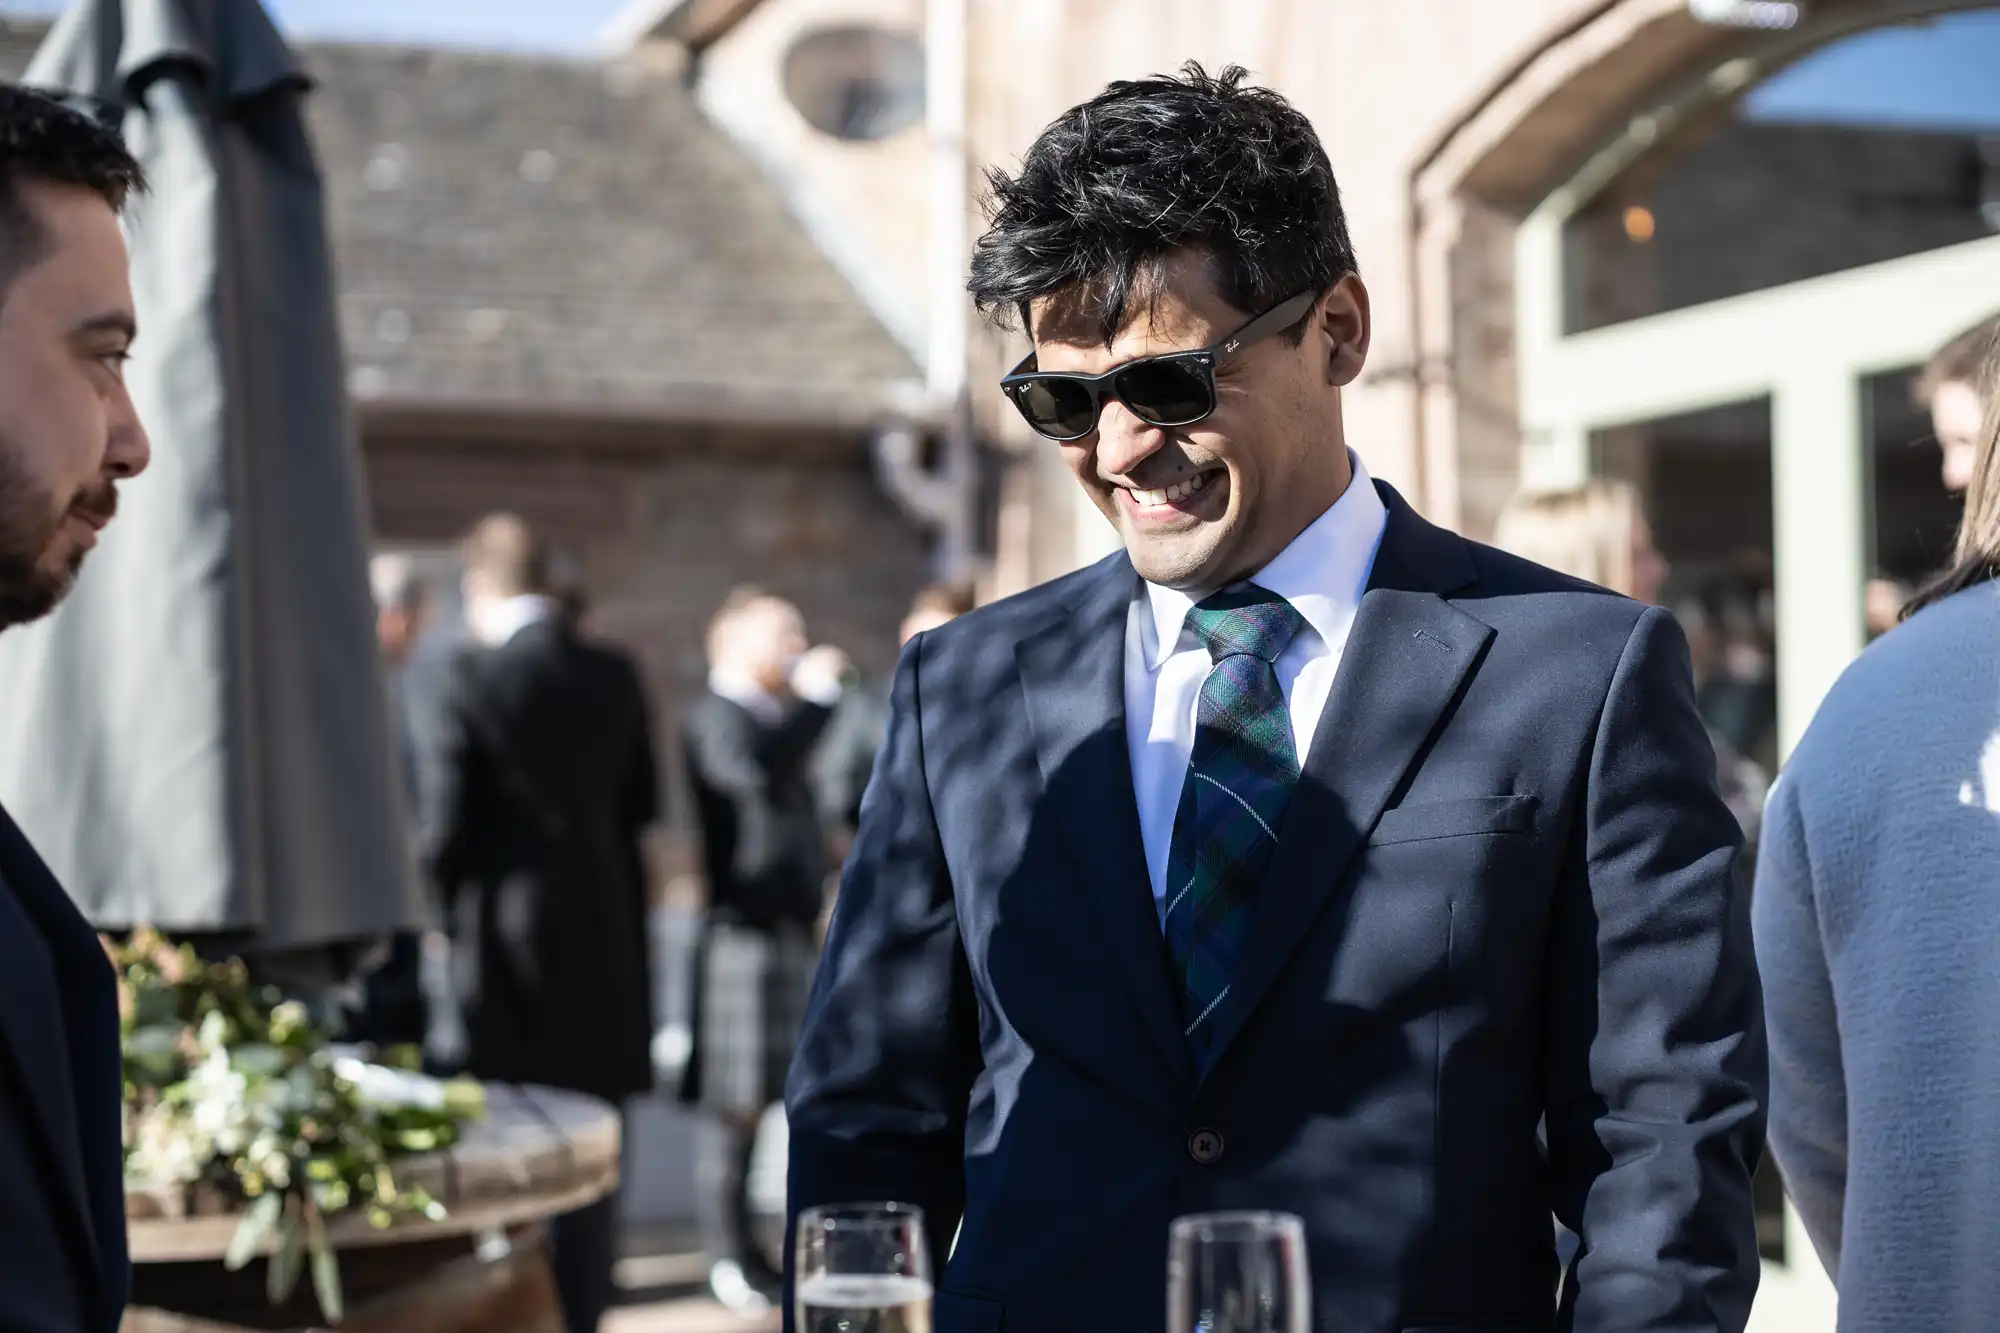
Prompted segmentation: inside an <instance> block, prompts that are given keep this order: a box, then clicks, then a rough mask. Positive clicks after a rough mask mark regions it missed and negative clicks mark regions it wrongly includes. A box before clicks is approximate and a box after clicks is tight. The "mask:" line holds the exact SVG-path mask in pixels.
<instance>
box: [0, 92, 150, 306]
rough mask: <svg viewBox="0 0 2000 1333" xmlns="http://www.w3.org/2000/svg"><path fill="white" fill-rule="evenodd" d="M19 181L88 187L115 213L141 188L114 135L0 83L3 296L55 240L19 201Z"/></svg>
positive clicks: (135, 167)
mask: <svg viewBox="0 0 2000 1333" xmlns="http://www.w3.org/2000/svg"><path fill="white" fill-rule="evenodd" d="M24 180H38V181H44V182H47V183H49V184H52V185H74V186H77V187H79V188H81V189H86V190H90V191H91V192H93V193H94V194H96V195H97V196H98V197H99V198H101V199H103V200H104V202H105V203H106V204H108V205H110V207H111V209H112V211H113V212H118V211H120V210H122V209H123V208H124V207H125V201H126V200H127V199H128V198H130V197H131V196H132V195H135V194H138V193H140V192H141V191H143V190H144V189H145V188H146V176H145V172H143V171H142V170H140V167H139V164H138V162H136V161H135V160H133V157H132V154H131V153H129V152H127V151H126V150H125V145H124V144H123V143H121V142H120V141H119V138H118V135H117V133H116V132H115V131H113V130H111V129H110V128H109V127H107V126H105V125H101V124H99V123H98V122H97V121H95V120H93V119H91V118H90V117H89V116H86V115H84V114H83V113H82V112H79V111H73V110H71V109H70V108H69V107H66V106H64V105H63V104H62V103H61V102H58V101H56V100H55V99H54V98H52V97H47V96H44V95H43V94H41V93H38V92H35V91H33V90H32V89H28V88H23V87H21V86H20V85H19V84H14V83H0V296H4V293H5V290H6V288H7V286H8V285H9V284H11V283H12V282H13V280H14V278H15V276H16V275H18V274H19V273H21V272H22V271H23V270H25V269H28V268H32V267H33V266H34V265H35V264H36V263H38V262H39V261H40V260H41V259H42V257H43V256H44V255H45V254H46V253H47V251H48V246H49V244H50V242H51V240H52V239H53V238H51V237H50V236H48V235H47V234H46V232H45V230H44V228H43V226H42V223H41V220H40V219H39V218H37V217H36V216H35V214H34V213H33V211H32V210H30V208H29V207H28V204H27V201H26V200H25V199H23V198H22V197H21V182H22V181H24Z"/></svg>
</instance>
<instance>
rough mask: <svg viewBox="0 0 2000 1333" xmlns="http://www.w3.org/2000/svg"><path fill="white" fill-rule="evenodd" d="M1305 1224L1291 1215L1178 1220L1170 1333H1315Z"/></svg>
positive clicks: (1170, 1255) (1171, 1248)
mask: <svg viewBox="0 0 2000 1333" xmlns="http://www.w3.org/2000/svg"><path fill="white" fill-rule="evenodd" d="M1311 1329H1312V1290H1311V1286H1310V1284H1309V1279H1308V1274H1307V1269H1306V1231H1305V1224H1304V1223H1303V1222H1301V1221H1300V1220H1299V1219H1298V1218H1296V1217H1293V1216H1292V1215H1291V1214H1289V1213H1201V1214H1196V1215H1195V1216H1192V1217H1182V1218H1177V1219H1175V1221H1174V1224H1173V1229H1172V1231H1171V1232H1170V1233H1169V1237H1168V1242H1167V1333H1311Z"/></svg>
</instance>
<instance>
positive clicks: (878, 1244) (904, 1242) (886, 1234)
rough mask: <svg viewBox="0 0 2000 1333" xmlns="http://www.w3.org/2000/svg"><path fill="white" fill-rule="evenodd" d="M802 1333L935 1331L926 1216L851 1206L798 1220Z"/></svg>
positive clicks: (888, 1206) (895, 1207)
mask: <svg viewBox="0 0 2000 1333" xmlns="http://www.w3.org/2000/svg"><path fill="white" fill-rule="evenodd" d="M794 1291H795V1294H796V1295H795V1299H796V1304H797V1307H798V1309H797V1315H798V1333H930V1329H931V1260H930V1254H929V1252H928V1250H927V1248H926V1246H925V1243H924V1210H923V1209H921V1208H918V1207H916V1206H915V1205H914V1204H907V1203H849V1204H839V1205H836V1206H833V1207H827V1208H808V1209H806V1210H805V1211H804V1212H802V1213H800V1214H799V1229H798V1259H797V1267H796V1269H795V1270H794Z"/></svg>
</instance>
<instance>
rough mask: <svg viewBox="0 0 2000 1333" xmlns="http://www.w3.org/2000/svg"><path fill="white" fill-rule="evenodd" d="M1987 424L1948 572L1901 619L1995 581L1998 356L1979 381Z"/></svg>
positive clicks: (1998, 567)
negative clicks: (1954, 595)
mask: <svg viewBox="0 0 2000 1333" xmlns="http://www.w3.org/2000/svg"><path fill="white" fill-rule="evenodd" d="M1980 381H1981V382H1980V390H1981V395H1982V397H1983V398H1984V399H1985V401H1986V424H1985V426H1984V427H1983V428H1982V429H1981V430H1980V432H1979V436H1980V438H1979V457H1978V459H1977V460H1975V461H1974V463H1973V468H1972V485H1971V486H1970V487H1968V488H1967V489H1966V492H1965V519H1964V521H1963V522H1961V523H1960V524H1959V528H1958V546H1957V549H1955V550H1954V551H1953V552H1952V559H1951V566H1950V567H1949V568H1948V569H1946V570H1945V572H1944V573H1942V574H1940V575H1938V576H1937V577H1936V578H1934V579H1932V580H1931V581H1930V582H1929V583H1928V584H1926V585H1925V586H1924V588H1923V589H1922V591H1920V592H1918V593H1917V595H1916V596H1915V597H1913V598H1911V599H1910V604H1909V605H1908V606H1906V607H1904V608H1903V615H1904V617H1905V618H1908V617H1910V616H1913V615H1915V614H1916V613H1917V612H1919V611H1921V610H1923V609H1924V608H1925V607H1927V606H1931V605H1934V604H1935V603H1938V602H1941V601H1943V600H1944V599H1945V598H1947V597H1949V596H1951V595H1952V594H1953V593H1957V592H1964V591H1965V590H1966V589H1967V588H1970V587H1973V586H1974V585H1976V584H1980V583H1985V582H1987V581H1988V580H1991V579H1996V578H2000V392H1996V390H2000V355H1995V356H1992V357H1989V358H1988V359H1987V362H1986V370H1985V372H1984V373H1983V374H1982V375H1981V376H1980Z"/></svg>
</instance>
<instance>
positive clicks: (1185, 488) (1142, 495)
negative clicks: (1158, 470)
mask: <svg viewBox="0 0 2000 1333" xmlns="http://www.w3.org/2000/svg"><path fill="white" fill-rule="evenodd" d="M1211 475H1212V474H1210V473H1207V472H1197V473H1196V474H1195V475H1194V476H1192V477H1189V478H1188V479H1187V480H1186V481H1177V482H1175V483H1174V484H1173V485H1171V486H1169V487H1167V488H1166V489H1165V490H1158V491H1141V490H1134V491H1133V492H1132V498H1133V499H1134V500H1136V501H1138V502H1139V503H1140V504H1142V505H1163V504H1177V503H1179V502H1180V501H1182V500H1185V499H1187V498H1188V497H1189V496H1190V495H1193V494H1194V493H1195V492H1197V491H1202V490H1206V489H1207V488H1208V480H1209V477H1210V476H1211Z"/></svg>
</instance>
